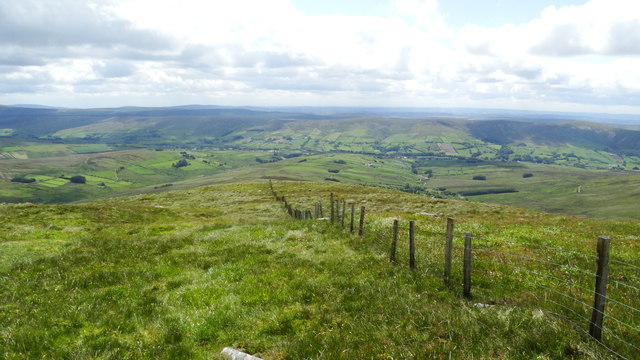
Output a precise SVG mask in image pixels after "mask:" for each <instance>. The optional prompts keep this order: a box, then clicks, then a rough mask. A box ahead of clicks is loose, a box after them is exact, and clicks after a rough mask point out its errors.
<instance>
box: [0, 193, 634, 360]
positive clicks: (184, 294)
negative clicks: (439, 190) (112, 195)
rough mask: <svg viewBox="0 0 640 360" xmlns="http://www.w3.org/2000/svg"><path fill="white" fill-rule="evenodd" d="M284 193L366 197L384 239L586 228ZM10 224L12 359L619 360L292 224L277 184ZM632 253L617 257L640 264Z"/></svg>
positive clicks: (6, 302)
mask: <svg viewBox="0 0 640 360" xmlns="http://www.w3.org/2000/svg"><path fill="white" fill-rule="evenodd" d="M278 189H279V190H281V191H283V192H285V193H286V194H287V196H288V197H290V198H291V199H295V200H292V201H294V203H295V204H296V205H299V206H303V205H310V204H313V202H314V201H316V199H324V198H325V196H327V195H328V193H329V192H335V193H336V194H337V195H339V196H342V197H349V196H351V197H357V199H358V201H359V203H361V204H366V205H367V207H368V209H369V210H370V211H371V214H372V216H373V217H372V218H371V220H370V222H369V225H368V226H369V227H368V229H369V230H373V229H375V228H376V227H377V226H380V224H383V223H384V224H386V219H388V217H389V216H398V215H399V216H402V217H405V218H416V216H417V215H415V213H416V212H418V211H424V210H425V209H428V210H430V211H432V212H438V213H440V214H442V215H445V216H450V215H455V216H457V217H459V218H464V219H465V220H464V221H461V226H462V228H463V230H471V229H473V230H474V232H477V233H483V234H485V235H486V234H490V233H493V232H494V231H495V230H496V229H501V230H502V231H508V230H509V229H516V228H518V227H520V226H524V228H526V229H531V227H532V226H533V224H539V225H540V226H541V228H542V229H544V228H553V229H555V231H560V232H561V233H562V234H563V235H566V234H568V231H566V230H565V229H570V228H573V227H575V222H576V221H581V222H582V221H583V220H576V219H572V218H568V217H548V216H546V215H543V214H540V213H532V212H528V211H526V210H520V209H513V208H502V207H487V206H484V205H481V204H474V203H466V202H448V201H444V200H432V199H425V198H421V197H417V196H411V195H408V194H400V193H396V192H389V191H381V190H379V189H371V188H362V187H355V186H352V187H349V186H341V185H334V184H329V185H327V184H303V183H283V184H279V185H278ZM0 214H1V216H2V220H3V221H2V227H3V233H2V234H3V235H2V238H1V239H0V241H1V242H0V249H2V254H3V257H2V258H0V260H1V261H2V264H1V265H2V267H1V268H0V269H2V270H1V272H0V277H1V281H0V328H1V330H0V357H2V358H7V359H32V358H79V359H93V358H113V359H116V358H117V359H140V358H153V359H177V358H185V359H186V358H196V359H198V358H201V359H205V358H215V356H216V354H217V353H218V352H219V351H220V350H221V348H222V347H224V346H233V347H236V348H240V349H243V350H245V351H246V352H249V353H253V354H256V355H258V356H261V357H263V358H265V359H360V358H362V359H410V358H443V359H445V358H504V359H531V358H606V357H607V354H606V353H605V352H604V350H602V349H601V348H600V347H598V346H596V345H595V344H594V343H593V342H592V341H590V340H589V339H587V338H585V337H584V336H582V335H581V333H579V332H576V331H575V330H574V329H573V328H572V327H571V326H569V325H568V324H567V323H565V322H563V321H562V320H560V319H558V318H556V317H555V316H552V315H550V314H548V313H546V312H541V311H540V310H538V309H536V308H530V307H524V306H510V305H508V304H507V305H503V306H495V307H492V308H478V307H475V306H473V302H469V301H467V300H464V299H462V298H461V297H460V296H459V295H458V290H457V289H456V288H455V287H452V288H450V287H446V286H444V285H443V284H442V280H441V279H440V277H439V276H438V275H437V274H436V273H435V272H434V271H431V269H429V268H428V267H427V266H426V265H423V264H421V265H420V269H421V270H420V271H413V272H412V271H409V270H408V269H406V268H404V267H402V266H391V265H389V264H388V262H387V260H386V257H387V254H386V243H382V242H380V241H378V240H377V239H376V238H375V237H372V236H373V233H371V235H369V236H365V237H363V238H360V237H357V236H352V235H349V234H347V233H345V232H343V230H342V229H339V228H336V227H333V226H330V225H329V224H327V223H326V222H324V221H306V222H295V221H293V220H290V219H289V218H288V217H287V216H286V215H285V213H284V211H283V209H282V207H281V204H279V203H276V202H274V201H273V198H272V196H271V194H270V192H269V190H268V187H267V185H266V184H264V183H263V184H247V185H225V186H216V187H205V188H199V189H193V190H189V191H180V192H168V193H162V194H147V195H141V196H136V197H132V198H121V199H109V200H102V201H96V202H92V203H86V204H78V205H66V206H43V205H29V204H27V205H11V206H8V205H7V206H2V207H0ZM489 215H491V216H490V217H491V221H488V220H487V218H488V217H489ZM563 224H564V225H563ZM584 224H585V225H584V227H583V228H582V230H581V231H584V233H588V232H589V231H592V230H593V229H594V228H596V229H601V230H611V231H612V232H614V234H613V235H620V236H622V234H623V233H626V232H627V230H628V229H626V228H624V227H623V228H621V227H620V225H621V224H622V223H608V222H595V221H594V222H588V221H584ZM425 226H426V225H425ZM628 226H629V227H631V226H632V225H628ZM616 229H617V230H616ZM616 231H617V233H615V232H616ZM574 235H575V236H576V237H577V238H579V237H581V236H583V235H584V234H583V233H582V232H580V233H576V234H574ZM632 240H633V239H627V240H625V241H626V243H627V245H629V246H626V247H624V248H625V249H626V250H625V252H623V253H619V254H617V255H619V256H621V257H622V258H623V259H627V256H632V255H633V254H637V250H638V249H637V247H636V248H634V247H633V246H634V243H633V241H632ZM567 241H569V242H570V244H571V245H572V246H575V247H576V248H580V247H582V246H585V247H587V245H586V244H582V243H581V242H580V241H578V240H573V239H571V238H568V240H567ZM38 242H43V243H46V244H48V245H47V246H33V244H34V243H38ZM623 242H624V241H623ZM21 245H22V246H21ZM635 246H637V243H635ZM6 249H13V250H12V252H11V253H10V252H8V251H5V250H6ZM404 260H405V259H403V258H400V261H401V263H402V262H403V261H404Z"/></svg>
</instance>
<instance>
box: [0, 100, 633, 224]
mask: <svg viewBox="0 0 640 360" xmlns="http://www.w3.org/2000/svg"><path fill="white" fill-rule="evenodd" d="M426 116H427V117H426V118H423V119H416V118H382V117H376V116H374V115H372V114H368V115H362V116H358V115H357V114H349V115H339V114H335V113H331V114H324V115H322V114H311V113H294V112H278V111H258V110H244V109H183V108H122V109H96V110H53V109H22V108H11V107H4V108H0V127H4V128H5V129H8V130H11V131H8V130H7V131H5V132H4V133H3V134H2V135H0V201H2V202H42V203H66V202H72V201H79V200H88V199H93V198H100V197H110V196H117V195H123V194H128V195H131V194H137V193H142V192H147V191H161V190H168V189H173V188H188V187H189V186H196V185H207V184H216V183H229V182H238V181H240V182H247V181H254V180H259V179H266V178H272V179H287V180H295V181H299V180H302V181H321V182H322V181H333V182H342V183H346V184H358V185H367V186H377V187H382V188H390V189H397V190H402V191H407V192H412V193H417V194H422V195H425V196H429V197H437V198H465V199H468V200H471V201H481V202H489V203H500V204H509V205H514V206H521V207H526V208H531V209H536V210H543V211H549V212H558V213H568V214H575V215H582V216H589V217H598V218H609V219H618V218H636V219H637V218H638V217H639V216H640V215H638V214H639V212H638V211H637V207H636V206H635V200H636V199H637V194H639V193H640V190H639V187H640V185H638V184H640V181H639V180H640V157H639V156H638V151H639V150H638V149H639V147H640V145H639V144H640V141H636V140H638V139H640V135H639V134H640V132H638V131H634V130H629V129H623V128H615V127H612V126H610V125H602V124H595V123H586V122H583V121H578V120H576V121H573V122H566V121H560V122H549V119H545V121H544V122H535V121H531V120H529V121H524V120H522V119H519V118H518V117H517V116H515V121H508V120H491V119H485V120H478V121H469V120H464V119H459V118H453V117H450V118H443V117H442V116H440V115H438V116H436V115H434V116H430V117H429V116H428V115H426ZM529 116H530V115H529ZM42 122H46V123H47V124H48V125H47V126H44V127H43V126H38V124H40V123H42ZM525 174H527V175H526V176H527V177H524V176H525ZM71 176H83V177H84V178H85V179H86V182H85V183H83V184H74V183H71V182H70V181H69V180H68V178H69V177H71ZM65 178H66V179H65ZM474 178H477V179H476V180H474ZM23 179H27V180H26V181H24V180H23ZM479 179H482V180H479ZM12 180H20V181H12ZM28 181H32V182H28Z"/></svg>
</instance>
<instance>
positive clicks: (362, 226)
mask: <svg viewBox="0 0 640 360" xmlns="http://www.w3.org/2000/svg"><path fill="white" fill-rule="evenodd" d="M362 234H364V206H363V207H361V208H360V227H359V228H358V235H360V236H362Z"/></svg>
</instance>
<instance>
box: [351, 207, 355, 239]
mask: <svg viewBox="0 0 640 360" xmlns="http://www.w3.org/2000/svg"><path fill="white" fill-rule="evenodd" d="M355 216H356V203H351V228H350V231H351V233H352V234H353V225H354V218H355Z"/></svg>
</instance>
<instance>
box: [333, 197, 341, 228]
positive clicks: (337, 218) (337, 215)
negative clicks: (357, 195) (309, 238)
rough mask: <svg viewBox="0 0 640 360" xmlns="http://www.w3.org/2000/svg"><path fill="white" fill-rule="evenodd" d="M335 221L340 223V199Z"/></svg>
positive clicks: (337, 202)
mask: <svg viewBox="0 0 640 360" xmlns="http://www.w3.org/2000/svg"><path fill="white" fill-rule="evenodd" d="M334 222H335V223H336V225H338V223H340V200H336V217H335V221H334Z"/></svg>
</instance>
